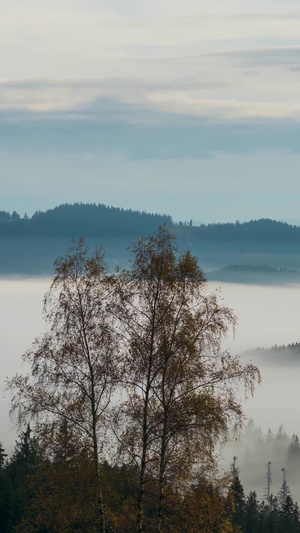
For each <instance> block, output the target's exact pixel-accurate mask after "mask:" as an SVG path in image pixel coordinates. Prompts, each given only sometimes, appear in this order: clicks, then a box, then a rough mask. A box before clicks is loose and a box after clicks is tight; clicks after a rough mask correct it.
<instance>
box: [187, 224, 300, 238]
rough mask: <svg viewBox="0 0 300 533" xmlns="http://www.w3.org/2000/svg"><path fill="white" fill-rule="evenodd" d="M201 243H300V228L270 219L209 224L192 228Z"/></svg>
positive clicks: (194, 235) (194, 236)
mask: <svg viewBox="0 0 300 533" xmlns="http://www.w3.org/2000/svg"><path fill="white" fill-rule="evenodd" d="M192 235H193V238H194V239H196V240H200V241H203V240H204V241H248V242H251V241H252V242H274V241H283V242H286V241H290V242H295V241H298V242H300V227H299V226H291V225H290V224H287V223H286V222H277V221H275V220H270V219H268V218H261V219H260V220H250V222H242V223H240V222H235V223H226V224H208V225H204V224H202V225H201V226H198V227H193V228H192Z"/></svg>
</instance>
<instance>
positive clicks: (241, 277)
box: [206, 265, 300, 285]
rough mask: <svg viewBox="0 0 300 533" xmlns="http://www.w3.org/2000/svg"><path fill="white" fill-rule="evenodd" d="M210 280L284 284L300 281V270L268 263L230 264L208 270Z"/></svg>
mask: <svg viewBox="0 0 300 533" xmlns="http://www.w3.org/2000/svg"><path fill="white" fill-rule="evenodd" d="M206 277H207V279H208V280H210V281H227V282H230V283H247V284H263V285H283V284H287V283H300V271H299V270H294V269H290V268H282V267H279V268H275V267H271V266H268V265H228V266H226V267H223V268H220V269H218V270H214V271H212V272H207V274H206Z"/></svg>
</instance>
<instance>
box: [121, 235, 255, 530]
mask: <svg viewBox="0 0 300 533" xmlns="http://www.w3.org/2000/svg"><path fill="white" fill-rule="evenodd" d="M121 278H122V280H121V282H120V284H119V304H118V306H117V313H118V316H119V320H120V324H121V328H120V329H121V331H122V335H123V339H124V349H125V352H126V356H125V363H126V369H125V370H124V378H123V379H124V383H126V387H127V395H128V400H127V402H125V405H124V408H123V413H124V419H123V423H126V424H127V425H126V429H125V430H124V432H123V435H122V438H121V442H122V449H123V450H124V451H125V452H126V453H127V455H128V456H129V457H130V456H131V457H132V458H133V459H134V460H135V461H137V462H138V464H139V495H138V512H137V531H138V532H139V533H141V532H142V531H143V530H144V498H145V490H146V489H147V483H148V482H150V481H151V484H153V481H155V483H156V501H157V509H156V521H155V526H153V527H154V528H155V532H156V533H160V531H161V530H162V519H163V509H164V504H165V500H166V497H167V494H166V493H165V489H166V487H167V486H168V484H171V485H172V487H173V488H174V487H176V486H177V487H178V489H179V487H180V485H182V484H183V483H188V482H190V481H191V479H192V477H193V472H194V471H195V468H196V467H197V466H199V465H200V464H202V465H203V464H205V463H206V464H208V463H209V462H210V463H211V462H213V448H214V445H215V443H216V441H217V440H218V439H219V438H220V437H221V436H223V437H225V436H226V432H227V427H228V424H229V422H230V421H234V422H235V423H238V424H240V423H241V422H242V410H241V405H240V403H239V402H238V401H237V399H236V397H235V386H236V385H238V384H240V383H243V384H244V385H245V386H246V387H247V388H248V389H249V390H250V392H252V391H253V386H254V382H255V381H256V380H257V379H259V373H258V370H257V368H256V367H254V366H252V365H248V366H243V365H242V364H241V362H240V360H239V358H238V357H235V356H232V355H231V354H230V353H228V352H225V353H224V352H223V351H222V346H221V343H222V340H223V338H224V337H225V336H226V334H227V332H228V330H229V328H231V327H232V326H234V324H235V316H234V315H233V313H232V311H231V310H230V309H228V308H227V307H224V306H222V305H221V304H220V302H219V300H218V297H217V295H216V294H212V295H208V294H207V292H206V286H205V278H204V274H203V272H202V271H201V269H200V268H199V266H198V263H197V260H196V258H195V257H193V256H192V255H191V254H190V252H184V253H182V254H178V253H177V250H176V248H175V245H174V238H173V237H172V236H171V235H170V233H169V232H168V231H167V230H166V228H164V227H161V228H160V229H159V231H158V233H157V234H154V235H153V236H151V237H149V238H147V239H141V240H140V241H139V242H138V244H137V246H136V247H135V248H133V249H132V262H131V267H130V269H129V270H128V271H126V272H124V273H123V276H122V277H121ZM126 350H127V351H126ZM153 530H154V529H153Z"/></svg>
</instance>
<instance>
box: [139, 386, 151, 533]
mask: <svg viewBox="0 0 300 533" xmlns="http://www.w3.org/2000/svg"><path fill="white" fill-rule="evenodd" d="M148 402H149V387H147V390H146V397H145V405H144V419H143V447H142V459H141V468H140V480H139V495H138V517H137V531H138V533H142V531H143V507H144V493H145V471H146V454H147V446H148V427H147V426H148V421H147V419H148V416H147V415H148Z"/></svg>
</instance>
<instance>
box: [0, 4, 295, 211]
mask: <svg viewBox="0 0 300 533" xmlns="http://www.w3.org/2000/svg"><path fill="white" fill-rule="evenodd" d="M0 64H1V73H0V75H1V77H0V141H1V144H0V151H1V173H0V181H1V189H2V197H1V205H0V209H7V210H13V209H17V210H19V211H21V212H24V211H27V212H29V213H31V212H33V211H34V210H35V209H45V208H48V207H53V206H54V205H55V204H57V203H61V202H66V201H70V202H72V201H80V200H82V201H99V202H104V203H109V204H113V205H122V206H124V207H134V208H140V209H147V210H150V211H160V212H162V211H163V212H168V213H170V214H171V215H173V216H174V218H175V219H186V220H189V219H190V218H193V219H196V220H205V221H210V220H216V219H219V220H227V219H228V220H235V219H236V218H239V219H249V218H253V217H263V216H271V217H272V218H277V219H280V218H291V217H296V218H298V217H299V213H298V206H296V205H295V202H294V200H293V199H294V197H295V194H298V193H299V192H300V191H298V188H299V186H298V177H297V169H298V168H299V163H300V154H299V146H298V144H299V122H300V101H299V86H300V10H299V9H298V3H296V2H295V1H283V0H277V1H274V0H272V1H271V0H269V1H267V0H262V1H257V0H254V1H252V2H251V4H250V3H249V1H245V0H234V1H229V2H226V3H224V2H223V1H219V0H215V1H214V2H199V0H187V1H185V2H179V1H178V2H176V1H174V0H152V2H140V0H105V1H102V2H101V3H100V2H98V1H94V0H84V1H83V0H59V1H58V0H52V1H51V2H50V1H48V0H45V1H44V2H43V3H42V4H41V2H40V1H37V0H36V1H34V0H22V1H21V0H10V1H8V0H3V1H2V2H1V6H0ZM248 182H249V183H248ZM57 184H59V188H58V186H57ZM175 186H176V190H175V189H174V187H175ZM221 195H223V201H221V200H219V199H220V198H221ZM270 199H271V202H270ZM280 199H281V200H280Z"/></svg>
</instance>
